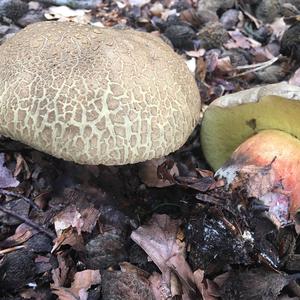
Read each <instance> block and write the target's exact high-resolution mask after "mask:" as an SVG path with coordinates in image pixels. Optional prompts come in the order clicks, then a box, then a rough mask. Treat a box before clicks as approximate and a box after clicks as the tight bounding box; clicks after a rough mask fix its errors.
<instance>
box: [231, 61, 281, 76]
mask: <svg viewBox="0 0 300 300" xmlns="http://www.w3.org/2000/svg"><path fill="white" fill-rule="evenodd" d="M279 57H280V56H276V57H274V58H272V59H270V60H268V61H266V62H263V63H259V64H254V65H247V66H240V67H236V70H242V69H250V70H248V71H245V72H243V73H239V74H236V75H233V76H231V77H230V78H235V77H239V76H243V75H246V74H249V73H252V72H256V71H259V70H261V69H264V68H266V67H269V66H271V65H272V64H274V62H276V61H277V60H278V59H279Z"/></svg>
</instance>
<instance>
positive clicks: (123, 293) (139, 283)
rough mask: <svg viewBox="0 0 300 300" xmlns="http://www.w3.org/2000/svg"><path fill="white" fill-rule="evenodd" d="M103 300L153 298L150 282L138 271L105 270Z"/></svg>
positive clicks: (103, 273) (145, 299)
mask: <svg viewBox="0 0 300 300" xmlns="http://www.w3.org/2000/svg"><path fill="white" fill-rule="evenodd" d="M101 276H102V299H103V300H141V299H143V300H153V299H154V298H153V295H152V291H151V287H150V283H149V281H148V280H147V278H145V277H143V276H142V275H140V274H138V273H137V272H122V271H104V272H102V274H101Z"/></svg>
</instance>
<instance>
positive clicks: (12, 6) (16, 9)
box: [0, 0, 28, 22]
mask: <svg viewBox="0 0 300 300" xmlns="http://www.w3.org/2000/svg"><path fill="white" fill-rule="evenodd" d="M27 11H28V4H27V3H26V2H23V1H21V0H0V17H6V18H8V19H11V20H12V21H14V22H15V21H17V20H18V19H19V18H21V17H22V16H23V15H25V14H26V13H27Z"/></svg>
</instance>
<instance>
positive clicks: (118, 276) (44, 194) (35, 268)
mask: <svg viewBox="0 0 300 300" xmlns="http://www.w3.org/2000/svg"><path fill="white" fill-rule="evenodd" d="M64 5H69V6H64ZM298 14H299V15H300V1H297V0H294V1H277V0H262V1H255V0H252V1H242V0H240V1H234V0H224V1H221V0H213V1H209V0H207V1H205V0H199V1H197V0H161V1H154V0H112V1H105V0H104V1H93V0H72V1H65V0H40V1H30V2H28V1H25V0H24V1H23V0H22V1H21V0H9V1H7V0H0V43H1V44H2V43H5V42H6V41H7V40H8V39H9V38H11V37H12V36H13V35H14V34H16V33H17V32H18V31H20V30H22V28H24V27H26V26H27V25H29V24H32V23H34V22H39V21H47V20H48V21H49V20H50V21H70V22H78V23H83V24H92V25H94V26H100V27H102V26H110V27H119V28H120V27H126V26H128V27H130V28H133V29H135V30H140V31H146V32H151V33H152V34H155V35H157V36H161V37H162V38H163V39H164V40H165V41H166V42H167V43H168V44H169V45H170V46H171V47H173V48H174V51H176V52H177V53H178V54H179V55H181V56H182V58H183V59H184V60H185V61H186V63H187V66H188V68H189V70H190V71H191V72H192V73H193V74H194V76H195V80H196V82H197V84H198V88H199V92H200V94H201V100H202V105H203V112H204V111H205V109H206V108H207V106H208V105H209V104H210V103H211V102H212V101H213V100H215V99H216V98H218V97H220V96H222V95H225V94H228V93H234V92H237V91H241V90H244V89H247V88H251V87H255V86H257V85H263V84H269V83H277V82H281V81H288V82H289V83H291V84H294V85H298V86H300V68H299V69H298V67H299V59H300V56H299V57H298V56H297V50H298V46H299V45H300V26H298V27H297V25H298V19H297V15H298ZM290 26H293V27H294V28H296V29H297V28H299V30H298V32H297V31H296V34H295V31H294V33H293V34H291V35H290V36H289V35H286V38H285V39H284V40H283V39H282V36H283V34H284V33H286V32H287V30H288V28H289V27H290ZM0 59H1V57H0ZM165 84H168V83H167V82H166V83H165ZM200 126H201V124H199V125H198V126H197V128H196V129H195V130H194V132H193V134H192V135H191V136H190V138H189V140H188V141H187V142H186V144H185V145H184V146H183V147H182V148H181V149H179V150H178V151H176V152H174V153H171V154H170V155H168V156H166V157H164V158H161V159H158V160H153V161H148V162H145V163H139V164H134V165H125V166H112V167H107V166H84V165H77V164H75V163H72V162H65V161H62V160H59V159H56V158H54V157H51V156H49V155H47V154H44V153H41V152H39V151H36V150H34V149H32V148H29V147H28V146H25V145H23V144H20V143H18V142H15V141H12V140H9V139H7V138H5V137H1V141H0V151H1V152H0V159H1V161H0V187H1V189H0V299H1V300H10V299H11V300H12V299H15V300H17V299H36V300H50V299H61V300H74V299H80V300H84V299H88V300H93V299H103V300H113V299H124V300H126V299H128V300H129V299H130V300H136V299H145V300H147V299H155V300H162V299H163V300H165V299H184V300H188V299H205V300H212V299H243V300H246V299H282V300H283V299H300V286H299V285H298V283H297V278H298V277H299V274H298V273H299V272H300V247H299V239H298V235H297V233H296V231H295V228H294V225H293V224H287V225H285V226H278V224H274V222H273V220H272V219H271V218H270V217H269V216H268V213H266V211H265V210H259V209H257V206H256V205H254V204H253V203H256V202H255V200H257V199H252V198H251V199H250V197H249V196H248V195H247V193H245V192H244V191H243V189H241V190H234V191H233V190H232V189H230V188H228V187H227V186H226V184H225V183H224V181H223V180H220V179H217V178H214V173H213V172H212V171H211V169H210V167H209V166H208V164H207V163H206V162H205V159H204V157H203V155H202V153H201V145H200V134H199V130H200Z"/></svg>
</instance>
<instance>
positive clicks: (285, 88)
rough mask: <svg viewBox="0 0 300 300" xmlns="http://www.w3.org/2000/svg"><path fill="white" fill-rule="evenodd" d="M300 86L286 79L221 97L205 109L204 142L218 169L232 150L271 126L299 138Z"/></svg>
mask: <svg viewBox="0 0 300 300" xmlns="http://www.w3.org/2000/svg"><path fill="white" fill-rule="evenodd" d="M299 100H300V87H297V86H293V85H289V84H287V83H285V82H282V83H279V84H270V85H266V86H262V87H256V88H252V89H249V90H244V91H242V92H238V93H234V94H231V95H226V96H223V97H220V98H218V99H217V100H215V101H214V102H212V103H211V105H210V106H209V107H208V109H207V110H206V111H205V113H204V116H203V122H202V127H201V145H202V149H203V153H204V155H205V158H206V160H207V161H208V163H209V164H210V165H211V166H212V167H213V168H214V169H215V170H217V169H219V168H220V167H221V166H222V165H223V164H224V163H225V162H226V161H227V160H228V159H229V158H230V156H231V154H232V153H233V151H234V150H235V149H236V148H237V147H238V146H239V145H240V144H242V143H243V142H244V141H246V140H247V139H248V138H249V137H251V136H253V135H254V134H256V133H258V132H260V131H262V130H268V129H275V130H280V131H284V132H286V133H289V134H291V135H292V136H294V137H297V138H298V139H300V117H299V116H300V101H299Z"/></svg>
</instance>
